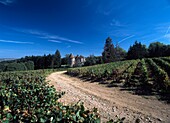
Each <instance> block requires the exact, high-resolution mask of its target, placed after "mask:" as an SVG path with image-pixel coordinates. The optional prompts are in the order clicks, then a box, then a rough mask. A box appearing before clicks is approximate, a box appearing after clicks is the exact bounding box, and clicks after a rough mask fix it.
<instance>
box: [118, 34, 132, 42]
mask: <svg viewBox="0 0 170 123" xmlns="http://www.w3.org/2000/svg"><path fill="white" fill-rule="evenodd" d="M134 36H135V35H131V36H128V37H126V38H124V39H122V40H120V41H119V42H118V43H121V42H123V41H125V40H127V39H129V38H133V37H134Z"/></svg>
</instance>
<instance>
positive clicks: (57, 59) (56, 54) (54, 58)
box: [52, 50, 61, 68]
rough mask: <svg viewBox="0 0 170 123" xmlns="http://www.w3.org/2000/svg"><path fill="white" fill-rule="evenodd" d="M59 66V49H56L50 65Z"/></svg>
mask: <svg viewBox="0 0 170 123" xmlns="http://www.w3.org/2000/svg"><path fill="white" fill-rule="evenodd" d="M60 66H61V55H60V51H59V50H57V51H56V52H55V54H54V56H53V61H52V67H53V68H58V67H60Z"/></svg>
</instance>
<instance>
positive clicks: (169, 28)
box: [165, 26, 170, 37]
mask: <svg viewBox="0 0 170 123" xmlns="http://www.w3.org/2000/svg"><path fill="white" fill-rule="evenodd" d="M169 30H170V26H169V27H168V29H167V31H166V33H165V37H167V35H168V33H169Z"/></svg>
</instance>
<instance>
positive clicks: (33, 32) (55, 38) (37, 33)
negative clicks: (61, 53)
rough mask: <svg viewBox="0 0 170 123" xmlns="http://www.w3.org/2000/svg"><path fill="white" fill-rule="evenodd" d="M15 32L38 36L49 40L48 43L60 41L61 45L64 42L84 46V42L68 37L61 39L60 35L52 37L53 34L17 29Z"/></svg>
mask: <svg viewBox="0 0 170 123" xmlns="http://www.w3.org/2000/svg"><path fill="white" fill-rule="evenodd" d="M15 30H16V31H19V32H23V33H27V34H32V35H36V36H38V37H39V38H42V39H47V40H48V41H49V40H51V41H53V42H54V40H55V41H58V42H59V41H60V43H61V42H62V41H66V42H70V43H76V44H83V42H81V41H76V40H72V39H69V38H66V37H61V36H58V35H52V34H49V33H45V32H41V31H36V30H22V29H15Z"/></svg>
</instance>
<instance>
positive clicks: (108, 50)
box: [102, 37, 115, 63]
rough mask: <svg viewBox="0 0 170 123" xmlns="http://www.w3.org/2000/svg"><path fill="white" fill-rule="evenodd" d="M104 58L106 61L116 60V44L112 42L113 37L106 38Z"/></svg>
mask: <svg viewBox="0 0 170 123" xmlns="http://www.w3.org/2000/svg"><path fill="white" fill-rule="evenodd" d="M102 59H103V62H104V63H109V62H113V61H114V60H115V50H114V45H113V44H112V39H111V38H110V37H108V38H107V39H106V42H105V46H104V51H103V53H102Z"/></svg>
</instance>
